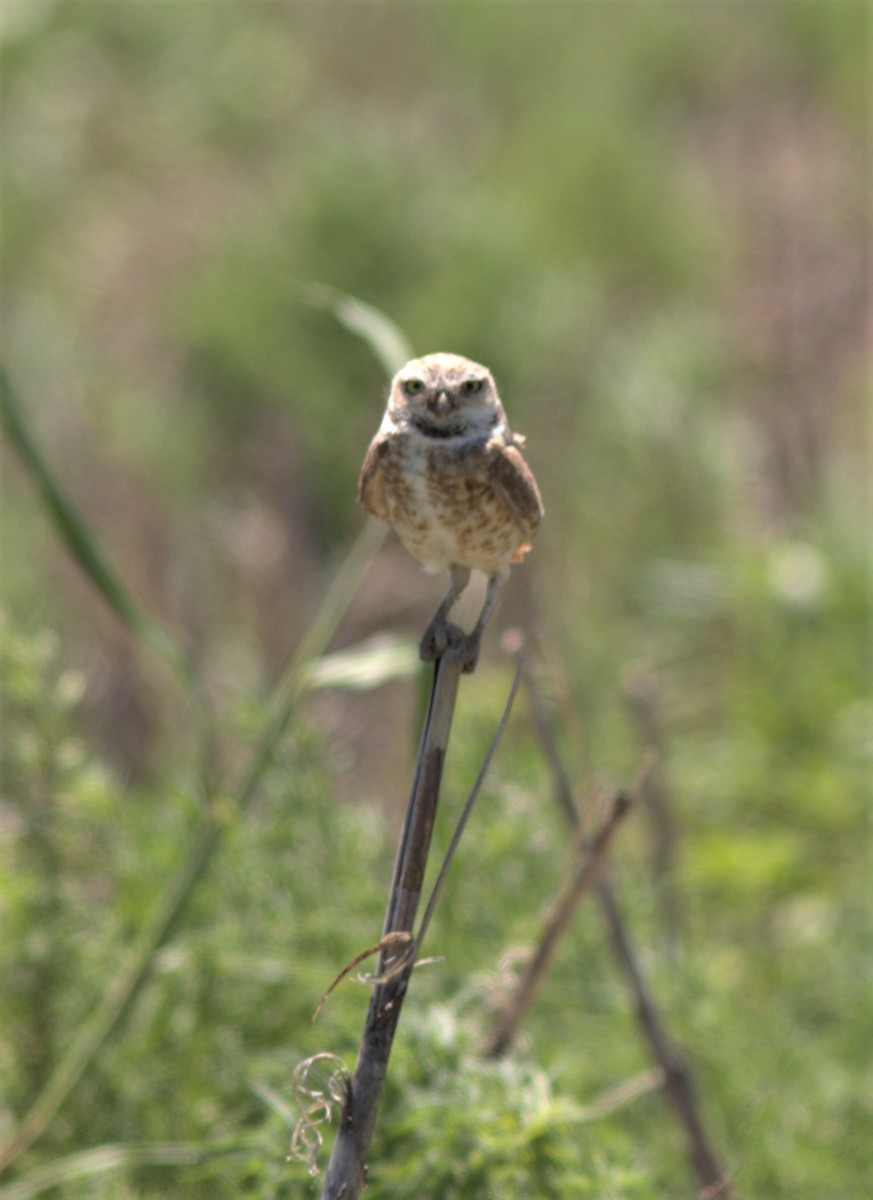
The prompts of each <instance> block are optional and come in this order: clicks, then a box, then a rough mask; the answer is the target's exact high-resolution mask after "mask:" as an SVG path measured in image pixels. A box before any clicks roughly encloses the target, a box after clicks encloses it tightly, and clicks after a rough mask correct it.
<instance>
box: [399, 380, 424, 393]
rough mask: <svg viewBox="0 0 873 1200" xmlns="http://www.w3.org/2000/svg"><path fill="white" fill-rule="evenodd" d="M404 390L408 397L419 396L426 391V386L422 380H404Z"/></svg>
mask: <svg viewBox="0 0 873 1200" xmlns="http://www.w3.org/2000/svg"><path fill="white" fill-rule="evenodd" d="M403 390H404V392H405V393H406V395H407V396H417V395H418V393H419V392H421V391H423V390H424V384H423V383H422V381H421V380H420V379H404V380H403Z"/></svg>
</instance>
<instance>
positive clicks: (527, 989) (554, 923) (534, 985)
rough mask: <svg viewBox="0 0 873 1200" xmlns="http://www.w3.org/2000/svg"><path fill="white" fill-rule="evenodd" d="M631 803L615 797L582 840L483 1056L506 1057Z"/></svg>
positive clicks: (620, 794) (626, 797) (626, 796)
mask: <svg viewBox="0 0 873 1200" xmlns="http://www.w3.org/2000/svg"><path fill="white" fill-rule="evenodd" d="M631 803H632V801H631V796H630V795H629V794H628V793H627V792H618V793H617V794H616V795H615V796H614V797H613V799H612V801H611V803H610V805H609V810H608V812H607V813H606V816H605V817H604V819H603V821H602V822H601V824H600V827H599V828H598V830H597V832H596V833H595V835H594V837H593V838H591V840H590V841H588V840H587V839H584V840H581V846H580V851H581V852H580V854H579V861H578V864H577V866H576V871H575V874H574V876H573V879H572V881H571V883H570V886H569V887H568V888H567V889H566V892H565V895H564V896H563V897H562V898H561V899H560V900H559V901H558V902H557V903H556V904H554V905H553V907H552V909H551V911H550V912H549V914H548V916H547V917H546V920H545V923H544V925H543V929H542V932H541V934H540V938H539V941H538V943H537V948H536V951H535V953H534V955H533V958H532V959H531V961H530V962H529V963H528V966H527V969H526V970H525V972H524V975H523V976H522V978H521V980H520V982H519V985H518V987H517V988H516V990H515V992H514V994H513V996H512V998H511V1000H510V1002H509V1004H508V1005H507V1006H506V1008H505V1009H504V1011H503V1013H502V1014H501V1017H500V1019H499V1021H498V1023H497V1027H496V1029H495V1030H494V1033H493V1034H492V1037H491V1040H490V1041H489V1042H488V1044H487V1046H486V1047H485V1051H484V1052H485V1054H486V1055H487V1056H488V1057H492V1058H496V1057H497V1056H498V1055H501V1054H504V1053H505V1052H506V1051H507V1050H508V1049H509V1046H510V1045H511V1044H512V1042H513V1040H514V1038H515V1035H516V1033H517V1032H518V1029H519V1026H520V1025H521V1023H522V1021H523V1020H524V1018H525V1017H526V1016H527V1014H528V1012H529V1011H530V1008H531V1005H532V1004H533V1002H534V998H535V997H536V994H537V992H538V991H539V989H540V987H541V985H542V983H543V980H544V979H545V977H546V975H547V974H548V972H549V969H550V967H551V965H552V962H553V961H554V957H555V952H556V951H557V948H558V943H559V942H560V940H561V938H562V937H563V935H564V934H565V933H566V932H567V930H568V929H569V928H570V925H571V923H572V921H573V917H574V916H575V914H576V910H577V909H578V907H579V905H580V904H581V903H582V900H583V899H584V898H585V896H586V894H587V893H588V892H589V891H590V890H591V887H592V885H593V884H594V883H595V881H596V879H597V877H598V874H599V873H600V870H601V868H602V866H603V864H604V862H605V860H606V856H607V854H608V853H609V850H610V848H611V846H612V843H613V841H614V840H615V836H616V834H617V833H618V830H619V827H620V825H621V823H622V821H623V820H624V818H625V817H626V816H627V814H628V812H629V810H630V807H631Z"/></svg>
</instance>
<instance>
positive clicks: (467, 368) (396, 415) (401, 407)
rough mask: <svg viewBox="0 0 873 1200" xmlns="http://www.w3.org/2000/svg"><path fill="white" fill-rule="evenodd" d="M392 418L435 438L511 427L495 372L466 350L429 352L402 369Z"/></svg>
mask: <svg viewBox="0 0 873 1200" xmlns="http://www.w3.org/2000/svg"><path fill="white" fill-rule="evenodd" d="M386 420H388V421H391V422H392V423H393V424H394V425H395V426H396V425H398V424H400V425H408V426H413V427H414V428H416V429H417V430H418V431H419V432H420V433H422V434H424V435H425V436H426V437H433V438H441V437H442V438H450V437H460V436H463V435H465V434H467V435H471V434H477V433H484V432H490V431H495V432H496V431H497V429H498V428H499V427H500V426H505V425H506V417H505V416H504V413H503V406H502V405H501V403H500V397H499V396H498V395H497V388H496V386H495V384H494V380H493V378H492V377H491V372H490V371H489V370H488V368H487V367H483V366H482V365H481V363H475V362H472V361H471V360H470V359H469V358H462V357H461V355H460V354H427V355H425V356H424V358H414V359H413V360H412V361H411V362H408V363H407V364H406V366H405V367H402V368H401V369H400V370H399V371H398V372H397V374H396V375H395V376H394V380H393V382H392V384H391V394H390V396H389V398H388V409H387V412H386Z"/></svg>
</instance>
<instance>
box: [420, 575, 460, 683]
mask: <svg viewBox="0 0 873 1200" xmlns="http://www.w3.org/2000/svg"><path fill="white" fill-rule="evenodd" d="M449 571H450V573H451V577H452V578H451V582H450V584H449V590H448V591H447V592H446V594H445V596H443V601H442V604H440V606H439V608H438V609H437V610H436V613H435V615H434V619H433V620H432V621H431V623H430V625H428V627H427V629H426V630H425V631H424V637H423V638H422V639H421V644H420V646H419V647H418V652H419V654H420V655H421V657H422V660H423V661H424V662H435V661H436V660H437V659H438V658H439V657H440V656H441V655H442V654H443V653H444V652H445V650H446V647H447V646H449V645H450V644H452V643H454V642H456V641H457V640H458V638H459V637H463V636H464V635H463V633H462V632H461V630H460V629H458V627H457V625H451V624H450V623H449V621H448V615H449V613H450V612H451V610H452V605H453V604H454V603H455V601H456V600H457V598H458V596H460V594H461V592H462V591H463V590H464V588H465V587H466V586H467V584H468V583H469V582H470V568H469V567H460V566H458V564H457V563H452V565H451V567H450V568H449Z"/></svg>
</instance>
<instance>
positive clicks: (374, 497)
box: [358, 435, 388, 521]
mask: <svg viewBox="0 0 873 1200" xmlns="http://www.w3.org/2000/svg"><path fill="white" fill-rule="evenodd" d="M387 449H388V439H387V438H386V437H380V436H379V435H377V436H376V437H374V438H373V440H372V442H370V445H369V448H368V450H367V453H366V455H365V456H364V465H363V466H362V467H361V473H360V475H359V476H358V503H359V504H360V505H361V507H362V508H363V510H364V512H366V513H369V514H370V516H371V517H380V518H381V519H382V520H383V521H387V520H388V505H387V503H386V501H385V477H384V472H383V466H384V463H385V452H386V451H387Z"/></svg>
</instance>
